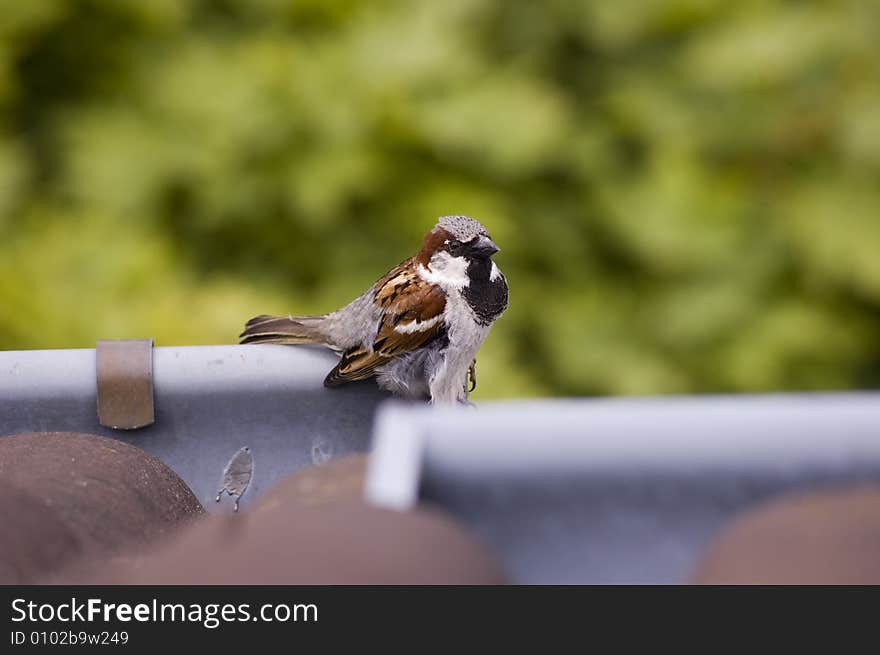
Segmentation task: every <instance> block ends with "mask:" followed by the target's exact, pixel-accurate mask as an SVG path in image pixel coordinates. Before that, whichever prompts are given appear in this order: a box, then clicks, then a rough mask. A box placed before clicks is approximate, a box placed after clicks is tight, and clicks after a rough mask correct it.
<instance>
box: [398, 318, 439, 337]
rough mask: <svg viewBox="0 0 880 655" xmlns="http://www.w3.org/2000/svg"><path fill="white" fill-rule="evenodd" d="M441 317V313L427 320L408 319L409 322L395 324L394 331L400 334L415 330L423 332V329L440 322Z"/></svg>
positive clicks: (410, 332) (428, 328) (411, 332)
mask: <svg viewBox="0 0 880 655" xmlns="http://www.w3.org/2000/svg"><path fill="white" fill-rule="evenodd" d="M442 318H443V315H442V314H441V315H439V316H435V317H434V318H429V319H428V320H427V321H410V322H409V323H401V324H400V325H396V326H395V327H394V331H395V332H398V333H400V334H413V333H415V332H424V331H425V330H430V329H431V328H432V327H434V326H435V325H437V323H439V322H440V319H442Z"/></svg>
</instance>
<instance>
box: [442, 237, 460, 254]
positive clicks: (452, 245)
mask: <svg viewBox="0 0 880 655" xmlns="http://www.w3.org/2000/svg"><path fill="white" fill-rule="evenodd" d="M446 249H447V250H448V251H449V252H456V251H458V250H461V241H456V240H454V239H452V240H450V241H447V242H446Z"/></svg>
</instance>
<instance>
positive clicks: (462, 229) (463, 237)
mask: <svg viewBox="0 0 880 655" xmlns="http://www.w3.org/2000/svg"><path fill="white" fill-rule="evenodd" d="M437 225H438V227H441V228H443V229H444V230H446V231H447V232H449V233H450V234H451V235H452V236H454V237H455V238H456V239H458V240H459V241H462V242H466V241H470V240H471V239H473V238H475V237H478V236H488V235H489V234H488V232H486V228H485V227H483V225H482V223H480V222H479V221H478V220H476V219H473V218H471V217H470V216H441V217H440V219H439V220H438V221H437Z"/></svg>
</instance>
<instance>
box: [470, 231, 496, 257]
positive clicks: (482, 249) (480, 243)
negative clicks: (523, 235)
mask: <svg viewBox="0 0 880 655" xmlns="http://www.w3.org/2000/svg"><path fill="white" fill-rule="evenodd" d="M500 250H501V249H500V248H499V247H498V246H496V245H495V242H494V241H492V239H490V238H489V237H483V236H481V237H479V238H478V239H477V243H476V244H475V245H474V252H475V253H476V254H478V255H483V256H485V257H491V256H492V255H494V254H495V253H496V252H499V251H500Z"/></svg>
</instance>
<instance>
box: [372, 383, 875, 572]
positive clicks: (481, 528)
mask: <svg viewBox="0 0 880 655" xmlns="http://www.w3.org/2000/svg"><path fill="white" fill-rule="evenodd" d="M377 427H378V428H379V429H378V430H377V433H376V442H375V445H374V455H373V461H372V462H371V467H370V470H369V473H368V478H367V496H368V498H369V499H371V500H373V502H376V503H378V504H382V505H386V506H391V507H396V508H404V507H407V506H408V505H410V504H411V503H412V502H415V501H416V500H422V501H427V502H432V503H437V504H439V505H441V506H443V507H445V508H446V509H447V510H449V511H451V512H452V513H453V514H455V515H457V516H458V517H459V518H461V519H462V520H463V521H465V522H466V523H467V524H469V525H471V526H472V527H473V529H475V530H476V531H477V532H478V533H479V534H481V535H482V536H483V537H484V538H485V539H486V540H487V541H488V542H489V543H491V544H492V545H493V546H495V548H496V549H497V551H498V552H499V553H500V554H501V556H502V558H503V561H504V563H505V565H506V566H507V569H508V571H509V572H510V573H511V574H512V576H513V577H514V579H515V580H516V581H517V582H522V583H561V584H566V583H674V582H682V581H685V580H687V578H688V576H689V575H690V574H691V572H692V571H693V570H694V566H695V565H696V563H697V560H698V558H699V556H700V554H701V553H702V552H703V550H704V548H705V547H706V545H707V544H708V543H709V541H710V540H711V538H712V536H713V535H714V534H715V533H716V531H717V529H718V528H719V527H720V526H721V525H722V524H724V523H725V522H726V521H728V520H729V519H731V518H732V517H733V516H735V515H736V514H737V513H738V512H740V511H742V510H743V509H745V508H748V507H750V506H753V505H755V504H756V503H758V502H760V501H762V500H765V499H767V498H770V497H772V496H775V495H778V494H780V493H784V492H794V491H797V490H806V489H815V488H821V487H826V486H831V485H839V484H852V483H859V482H862V481H875V482H880V394H876V393H874V394H868V393H865V394H824V395H790V396H786V395H779V396H761V397H749V396H742V397H702V398H699V397H697V398H664V399H614V400H584V401H553V402H543V403H534V402H532V403H499V404H491V405H481V406H480V407H479V408H478V409H477V410H473V409H468V408H462V409H457V410H456V409H444V410H435V411H429V410H427V409H425V408H416V407H400V406H395V405H393V404H390V405H388V406H386V407H385V408H383V409H382V410H381V412H380V415H379V416H378V417H377ZM404 435H405V436H406V437H407V439H408V443H406V444H401V443H400V442H401V438H402V436H404ZM414 444H416V445H414ZM401 480H406V481H410V484H409V485H408V486H402V485H400V484H399V481H401Z"/></svg>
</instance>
